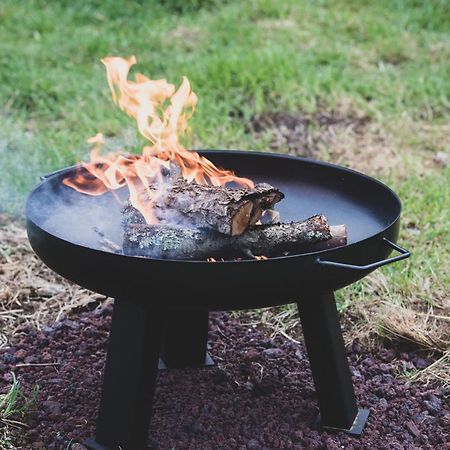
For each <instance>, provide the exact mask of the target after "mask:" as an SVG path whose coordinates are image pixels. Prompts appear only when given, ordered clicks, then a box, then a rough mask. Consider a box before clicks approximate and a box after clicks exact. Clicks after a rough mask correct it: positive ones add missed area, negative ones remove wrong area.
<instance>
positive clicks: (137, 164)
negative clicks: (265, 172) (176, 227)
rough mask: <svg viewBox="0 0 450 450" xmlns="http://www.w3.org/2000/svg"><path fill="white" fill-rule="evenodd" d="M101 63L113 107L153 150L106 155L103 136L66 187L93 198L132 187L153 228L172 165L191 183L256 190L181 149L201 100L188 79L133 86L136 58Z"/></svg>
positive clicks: (140, 78)
mask: <svg viewBox="0 0 450 450" xmlns="http://www.w3.org/2000/svg"><path fill="white" fill-rule="evenodd" d="M102 63H103V64H104V65H105V66H106V73H107V79H108V84H109V88H110V90H111V94H112V98H113V101H114V103H115V104H116V105H117V106H118V107H119V108H120V109H122V110H123V111H124V112H126V113H127V114H128V115H129V116H130V117H132V118H134V119H135V120H136V125H137V128H138V130H139V132H140V133H141V134H142V136H144V137H145V138H146V139H147V140H148V141H149V143H150V145H146V146H144V147H143V149H142V154H141V155H127V154H122V153H108V154H106V155H102V153H101V149H102V146H103V144H104V140H103V136H102V135H101V134H100V133H99V134H97V135H96V136H94V137H93V138H91V139H89V140H88V142H89V143H91V144H93V145H94V147H93V149H92V151H91V154H90V162H88V163H83V164H82V167H83V168H84V169H85V170H80V171H78V172H77V173H76V174H75V176H73V177H70V178H66V179H64V181H63V182H64V184H66V185H67V186H70V187H72V188H73V189H76V190H77V191H79V192H81V193H83V194H89V195H101V194H104V193H105V192H107V191H109V190H114V189H119V188H121V187H123V186H127V187H128V190H129V193H130V202H131V204H132V205H133V206H134V207H135V208H137V209H138V210H139V211H140V212H141V213H142V215H143V216H144V217H145V220H146V221H147V223H153V224H155V223H158V220H157V218H156V217H155V215H154V212H153V205H154V202H155V200H156V199H157V197H158V196H159V195H161V193H162V183H161V181H162V178H163V176H162V173H163V172H162V171H163V170H164V168H165V169H169V167H170V163H171V162H174V163H176V164H178V166H179V167H180V169H181V173H182V176H183V177H184V178H185V179H186V180H187V181H188V182H192V181H196V182H197V183H200V184H211V185H214V186H223V185H225V184H226V183H229V182H235V183H237V184H239V185H241V186H246V187H249V188H252V187H254V183H253V182H252V181H251V180H249V179H247V178H240V177H237V176H235V175H234V173H233V172H232V171H230V170H224V169H220V168H218V167H216V166H215V165H214V164H213V163H212V162H211V161H209V160H208V159H206V158H205V157H203V156H200V155H199V154H198V153H196V152H194V151H190V150H187V149H186V148H184V147H183V145H182V144H181V143H180V140H179V138H180V136H181V135H182V134H183V133H184V132H185V131H186V130H187V122H188V120H189V118H190V117H191V116H192V114H193V113H194V111H195V107H196V105H197V96H196V95H195V93H194V92H193V91H192V89H191V86H190V83H189V80H188V79H187V78H186V77H183V79H182V83H181V85H180V87H179V88H178V89H175V86H174V85H173V84H170V83H168V82H167V81H166V80H164V79H161V80H151V79H149V78H147V77H146V76H145V75H142V74H140V73H138V74H137V75H136V77H135V81H131V80H129V79H128V74H129V71H130V68H131V67H132V66H133V65H134V64H136V58H135V57H134V56H132V57H130V58H128V59H124V58H120V57H107V58H104V59H102Z"/></svg>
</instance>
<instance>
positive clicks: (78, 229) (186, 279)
mask: <svg viewBox="0 0 450 450" xmlns="http://www.w3.org/2000/svg"><path fill="white" fill-rule="evenodd" d="M201 153H202V154H204V155H206V156H207V157H208V158H210V159H211V160H212V161H213V162H214V163H216V164H217V165H219V166H222V167H226V168H231V169H233V170H235V172H236V173H237V174H238V175H240V176H246V177H249V178H252V179H253V180H254V181H256V182H260V181H266V182H268V183H271V184H273V185H274V186H277V187H278V188H279V189H280V190H281V191H283V192H284V193H285V195H286V198H285V199H284V200H283V201H282V202H280V204H279V206H278V208H277V209H278V210H279V211H280V213H281V217H282V218H283V221H290V220H302V219H305V218H307V217H309V216H312V215H314V214H317V213H323V214H325V215H326V216H327V217H328V219H329V221H330V223H331V224H341V223H345V224H346V225H347V228H348V245H346V246H344V247H340V248H336V249H332V250H325V251H321V252H315V253H309V254H301V255H291V256H287V257H279V258H270V259H268V260H265V261H230V262H218V263H208V262H206V261H179V260H178V261H175V260H158V259H150V258H140V257H132V256H125V255H117V254H114V253H111V252H108V251H105V250H102V248H101V246H100V244H99V243H98V235H97V234H96V233H95V231H94V229H95V227H100V228H101V229H102V232H104V233H105V236H106V237H107V238H109V239H111V240H113V241H116V242H118V243H119V244H121V239H122V238H121V234H120V233H121V230H120V208H121V204H120V202H117V201H116V200H114V197H113V195H112V194H111V193H108V194H105V195H102V196H99V197H92V196H87V195H83V194H79V193H78V192H76V191H74V190H73V189H71V188H68V187H66V186H65V185H63V184H62V179H63V178H64V176H65V175H66V174H68V173H71V172H72V171H73V170H74V168H68V169H66V170H65V171H64V170H62V171H59V172H58V173H56V174H55V175H49V176H48V177H47V178H45V179H44V181H43V182H42V183H41V184H40V185H38V186H37V187H36V188H35V189H34V191H33V192H32V193H31V194H30V195H29V198H28V202H27V229H28V236H29V239H30V242H31V245H32V247H33V249H34V250H35V251H36V253H37V254H38V255H39V256H40V258H41V259H42V260H43V261H44V262H45V263H46V264H47V265H48V266H49V267H50V268H52V269H53V270H55V271H56V272H58V273H60V274H61V275H63V276H64V277H66V278H68V279H70V280H72V281H74V282H75V283H77V284H79V285H81V286H84V287H87V288H89V289H91V290H94V291H96V292H99V293H102V294H105V295H108V296H111V297H119V298H120V297H123V298H139V299H142V300H143V301H145V302H148V303H149V304H154V303H156V304H159V305H161V304H164V306H165V307H168V308H169V307H175V308H178V307H186V306H196V307H198V308H203V309H209V310H214V309H240V308H251V307H260V306H267V305H275V304H284V303H287V302H289V301H295V300H296V299H297V298H298V293H299V292H306V291H317V289H319V290H322V291H333V290H336V289H338V288H341V287H343V286H346V285H348V284H350V283H352V282H354V281H356V280H358V279H360V278H362V277H364V276H365V275H367V274H368V273H369V272H370V271H372V270H373V269H374V268H375V267H377V266H379V265H380V264H387V263H388V262H390V261H385V259H386V258H387V257H388V255H389V254H390V253H391V251H392V248H391V247H390V246H389V245H386V241H385V239H387V240H389V241H390V242H392V243H393V244H394V243H395V242H396V240H397V236H398V230H399V217H400V210H401V205H400V201H399V199H398V197H397V196H396V195H395V193H394V192H392V191H391V190H390V189H389V188H388V187H386V186H385V185H384V184H382V183H380V182H378V181H376V180H374V179H372V178H370V177H367V176H365V175H362V174H360V173H357V172H354V171H352V170H348V169H345V168H342V167H339V166H334V165H330V164H326V163H320V162H317V161H312V160H307V159H302V158H296V157H288V156H282V155H272V154H265V153H256V152H238V151H230V150H229V151H208V152H201ZM125 194H126V193H125V192H123V193H122V196H124V195H125ZM333 263H337V264H333ZM356 266H362V267H356ZM168 280H170V282H171V296H170V298H166V293H165V291H166V290H167V288H166V283H165V282H167V281H168ZM219 286H220V288H218V287H219ZM142 292H148V293H149V295H148V296H147V297H142V295H141V294H142ZM163 299H164V301H163Z"/></svg>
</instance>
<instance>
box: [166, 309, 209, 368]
mask: <svg viewBox="0 0 450 450" xmlns="http://www.w3.org/2000/svg"><path fill="white" fill-rule="evenodd" d="M207 340H208V311H207V310H189V311H169V312H168V313H167V319H166V330H165V335H164V342H163V350H162V354H161V359H162V362H163V363H164V365H165V366H166V367H168V368H183V367H203V366H211V365H213V364H214V363H213V360H212V359H211V357H210V356H209V354H208V353H207V351H206V344H207Z"/></svg>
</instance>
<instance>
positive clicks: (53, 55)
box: [0, 0, 450, 417]
mask: <svg viewBox="0 0 450 450" xmlns="http://www.w3.org/2000/svg"><path fill="white" fill-rule="evenodd" d="M183 3H185V4H186V5H187V6H184V7H180V6H179V5H180V4H182V2H179V1H176V0H172V1H170V2H162V1H160V2H158V1H156V0H153V1H147V2H144V1H122V2H115V1H113V0H106V1H100V0H91V1H88V0H83V1H79V2H69V1H66V0H60V1H57V2H56V1H54V2H47V1H43V0H41V1H37V0H35V1H33V0H23V1H20V2H17V1H13V0H3V1H2V2H1V4H0V119H1V120H0V168H1V170H2V173H1V177H0V212H2V211H3V212H7V213H9V214H13V215H17V216H19V217H21V216H22V215H23V205H24V199H25V196H26V193H27V192H28V191H29V190H30V189H31V188H32V186H33V185H34V184H35V183H36V182H37V181H38V178H39V175H41V174H43V173H46V172H49V171H51V170H54V169H57V168H60V167H63V166H66V165H70V164H73V163H75V162H78V161H79V160H80V159H83V158H85V157H86V155H87V151H88V147H87V144H86V139H87V138H89V137H91V136H93V135H94V134H96V133H97V132H99V131H101V132H103V133H104V134H105V135H106V136H108V137H109V138H110V139H112V140H114V142H115V144H116V145H119V144H120V145H123V146H125V147H126V146H127V145H128V148H131V149H136V148H137V144H139V145H140V144H142V140H141V138H139V137H138V136H137V133H136V131H135V130H134V124H133V123H132V121H130V119H129V118H128V117H127V116H126V115H125V114H123V113H122V112H121V111H119V110H118V109H117V108H116V107H114V105H113V103H112V101H111V98H110V93H109V89H108V86H107V83H106V77H105V71H104V67H103V65H102V64H101V63H100V59H101V58H102V57H104V56H107V55H120V56H129V55H133V54H134V55H136V57H137V59H138V67H137V70H138V71H140V72H143V73H145V74H146V75H148V76H150V77H151V78H167V79H168V80H169V81H171V82H173V83H176V84H179V83H180V81H181V76H182V75H186V76H187V77H188V78H189V80H190V81H191V84H192V87H193V89H194V91H195V92H196V93H197V95H198V97H199V104H198V108H197V111H196V112H195V115H194V117H193V118H192V120H191V122H190V124H191V131H190V133H189V136H188V138H187V145H188V146H189V147H191V148H221V149H222V148H223V149H228V148H230V149H231V148H239V149H253V150H261V151H265V150H272V151H280V152H283V151H287V150H290V151H291V152H293V153H296V154H300V155H302V154H307V152H306V151H304V150H305V149H304V147H305V148H306V146H307V147H308V152H309V153H308V155H309V156H313V157H314V158H317V159H323V160H328V161H332V162H336V163H339V164H343V165H347V166H349V167H352V168H355V169H357V170H362V171H364V172H365V173H367V174H368V175H371V176H374V177H376V178H379V179H381V180H383V181H384V182H386V183H387V184H388V185H389V186H390V187H392V188H393V189H394V190H395V191H396V192H397V193H398V194H399V196H400V198H401V200H402V202H403V222H402V229H401V233H400V238H399V243H400V244H402V245H404V246H406V247H408V249H410V250H411V251H412V254H413V256H412V257H411V258H410V260H408V261H407V262H403V263H399V264H396V265H393V266H391V267H387V268H384V269H382V270H379V271H377V272H375V273H374V274H373V275H372V276H371V277H369V278H367V279H365V280H364V281H362V282H360V283H356V284H355V285H352V286H351V287H349V288H346V289H344V290H342V291H341V292H340V293H339V300H340V306H341V309H342V311H348V313H349V314H350V315H351V316H352V317H353V319H354V320H356V321H357V323H358V327H359V328H358V329H360V330H361V333H362V335H367V334H368V333H370V335H371V336H373V335H376V334H381V335H383V336H385V337H389V338H394V337H396V338H398V337H401V338H402V337H403V338H405V339H413V340H414V339H415V338H414V336H417V335H418V334H419V333H412V335H411V332H410V331H411V329H414V327H418V329H419V330H420V333H422V334H424V335H425V338H424V339H422V340H421V341H420V342H418V343H417V344H418V345H420V346H422V347H425V348H433V349H435V350H437V351H438V352H440V353H439V354H440V355H441V356H443V358H444V359H443V360H442V365H441V366H440V369H439V374H441V375H440V376H447V377H449V370H448V359H449V356H448V355H449V341H450V333H449V332H448V324H449V316H448V313H449V311H450V304H449V302H450V300H449V298H448V292H449V283H448V281H449V279H450V270H449V267H450V259H449V255H450V247H449V245H448V242H450V236H449V235H450V220H449V219H450V217H449V212H448V211H449V208H448V205H449V204H450V169H449V153H450V140H449V136H450V122H449V117H450V115H449V114H450V32H449V30H450V4H449V3H448V2H447V1H445V0H430V1H427V2H421V1H416V0H390V1H387V0H379V1H376V2H368V1H364V2H361V1H356V0H354V1H351V0H337V1H324V0H323V1H319V0H316V1H310V2H298V1H269V0H252V1H248V2H238V1H235V0H228V1H224V2H218V1H217V2H216V1H214V0H209V1H208V0H204V1H200V0H198V1H197V2H195V1H193V2H183ZM280 112H281V113H283V114H285V115H287V116H288V117H289V118H292V119H293V120H297V123H298V124H300V125H301V124H304V123H305V121H306V122H307V123H308V127H307V128H305V130H306V131H305V133H307V136H306V135H305V134H302V132H301V127H300V131H298V129H297V130H296V131H295V133H297V134H296V135H294V140H293V138H292V136H286V127H285V126H284V125H283V124H280V123H278V122H277V121H276V120H273V117H274V114H277V113H280ZM324 116H325V117H334V118H335V119H336V120H335V121H334V122H333V121H332V122H331V124H330V123H328V124H327V125H323V122H321V121H320V117H324ZM267 118H272V119H270V120H268V119H267ZM264 120H265V122H264ZM257 121H263V122H264V123H268V124H269V125H267V127H266V128H265V129H263V130H262V131H261V130H256V127H255V123H256V122H257ZM283 126H284V128H283ZM297 138H298V144H296V142H297V141H296V139H297ZM288 147H289V148H288ZM1 244H2V243H1V242H0V249H1ZM381 300H382V301H381ZM405 310H406V311H408V312H406V313H405ZM280 314H282V315H283V314H284V315H283V317H291V315H292V314H291V311H290V310H283V311H282V312H281V313H280ZM396 314H397V315H396ZM408 314H409V315H408ZM400 316H401V317H405V316H407V317H408V318H409V319H408V320H409V322H408V321H406V320H403V319H402V320H400V319H398V320H397V321H396V320H392V318H393V317H394V318H395V317H400ZM400 322H401V323H400ZM289 323H291V322H289ZM399 323H400V325H399ZM289 329H290V328H289V324H287V325H286V330H287V331H288V332H289ZM286 330H285V331H286ZM446 355H447V362H446V361H445V356H446ZM445 373H446V374H447V375H445ZM442 374H444V375H442ZM410 375H411V374H410ZM415 375H416V374H415V373H414V374H412V376H415ZM448 379H450V378H447V380H448ZM0 417H1V415H0Z"/></svg>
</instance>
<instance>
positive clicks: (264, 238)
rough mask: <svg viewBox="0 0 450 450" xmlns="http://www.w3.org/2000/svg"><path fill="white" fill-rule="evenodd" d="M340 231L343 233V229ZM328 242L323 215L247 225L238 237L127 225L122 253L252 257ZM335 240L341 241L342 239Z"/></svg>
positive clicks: (297, 250) (305, 249)
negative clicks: (286, 221) (281, 222)
mask: <svg viewBox="0 0 450 450" xmlns="http://www.w3.org/2000/svg"><path fill="white" fill-rule="evenodd" d="M340 231H341V232H342V231H345V227H344V229H342V228H340ZM329 240H330V241H331V242H333V235H332V233H331V232H330V227H329V225H328V222H327V220H326V218H325V217H324V216H323V215H316V216H313V217H310V218H309V219H307V220H305V221H303V222H290V223H283V224H280V223H277V224H270V225H255V226H250V227H249V228H248V229H247V231H246V232H245V233H243V234H242V235H240V236H226V235H224V234H221V233H218V232H216V231H212V230H207V229H199V228H177V227H169V226H161V225H147V224H136V223H129V224H127V225H126V226H125V233H124V243H123V251H124V253H125V254H129V255H135V256H144V257H150V258H163V259H195V260H202V259H206V258H209V257H213V258H238V257H247V258H255V256H260V255H263V256H266V257H273V256H283V255H286V254H296V253H302V252H309V251H315V250H314V245H316V244H320V243H321V242H324V241H329ZM338 241H339V242H341V241H342V236H340V237H339V239H338Z"/></svg>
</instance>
